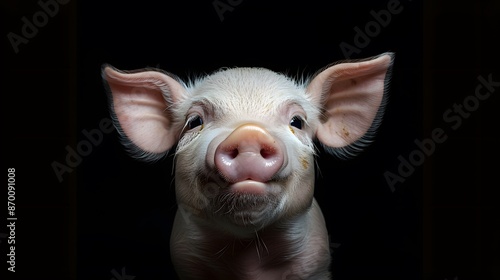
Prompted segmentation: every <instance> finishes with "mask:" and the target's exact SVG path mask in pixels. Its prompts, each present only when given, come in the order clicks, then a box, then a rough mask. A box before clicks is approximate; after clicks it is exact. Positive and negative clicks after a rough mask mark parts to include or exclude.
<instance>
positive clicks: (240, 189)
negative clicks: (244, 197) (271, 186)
mask: <svg viewBox="0 0 500 280" xmlns="http://www.w3.org/2000/svg"><path fill="white" fill-rule="evenodd" d="M229 191H231V192H234V193H238V194H253V195H265V194H266V193H267V184H266V183H262V182H258V181H254V180H243V181H240V182H236V183H233V184H230V185H229Z"/></svg>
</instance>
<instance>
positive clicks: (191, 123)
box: [187, 115, 203, 129]
mask: <svg viewBox="0 0 500 280" xmlns="http://www.w3.org/2000/svg"><path fill="white" fill-rule="evenodd" d="M201 125H203V119H202V118H201V117H200V116H198V115H196V116H193V117H191V118H189V120H188V123H187V127H188V129H193V128H196V127H198V126H201Z"/></svg>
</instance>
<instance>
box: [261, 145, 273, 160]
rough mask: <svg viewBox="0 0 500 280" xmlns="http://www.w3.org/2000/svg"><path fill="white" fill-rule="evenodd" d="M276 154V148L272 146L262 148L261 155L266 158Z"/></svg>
mask: <svg viewBox="0 0 500 280" xmlns="http://www.w3.org/2000/svg"><path fill="white" fill-rule="evenodd" d="M275 154H276V149H274V148H271V147H263V148H262V149H261V150H260V156H261V157H262V158H264V159H269V158H271V157H273V156H274V155H275Z"/></svg>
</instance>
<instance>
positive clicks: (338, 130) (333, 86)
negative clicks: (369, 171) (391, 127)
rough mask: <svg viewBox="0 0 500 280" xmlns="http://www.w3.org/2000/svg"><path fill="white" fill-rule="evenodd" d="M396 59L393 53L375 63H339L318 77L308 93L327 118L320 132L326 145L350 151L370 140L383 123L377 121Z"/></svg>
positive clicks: (373, 60) (379, 58)
mask: <svg viewBox="0 0 500 280" xmlns="http://www.w3.org/2000/svg"><path fill="white" fill-rule="evenodd" d="M393 58H394V54H393V53H385V54H382V55H379V56H377V57H375V58H373V59H371V60H365V61H361V62H351V63H341V64H336V65H333V66H331V67H329V68H327V69H325V70H323V71H322V72H320V73H319V74H318V75H317V76H316V77H314V79H313V80H312V81H311V83H310V84H309V85H308V87H307V92H308V93H309V94H310V95H311V97H312V98H313V100H315V101H316V102H317V103H318V105H319V106H320V108H322V109H323V113H324V118H323V120H322V123H321V125H319V127H318V128H317V131H316V136H317V138H318V140H319V141H321V142H322V143H323V145H325V146H327V147H330V148H343V149H341V150H343V151H345V152H350V151H349V148H351V149H352V148H354V149H356V148H358V149H359V148H360V147H357V146H359V144H364V143H363V142H366V140H369V139H368V137H369V136H370V134H371V133H373V132H374V129H375V128H376V126H377V124H378V122H379V121H380V120H377V119H376V118H377V116H378V115H379V114H378V113H379V111H380V108H381V106H382V103H383V100H384V92H385V87H386V82H387V81H388V76H389V72H390V67H391V66H392V61H393ZM353 144H354V145H353ZM329 151H330V152H333V150H329Z"/></svg>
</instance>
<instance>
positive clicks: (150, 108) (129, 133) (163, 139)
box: [102, 65, 186, 160]
mask: <svg viewBox="0 0 500 280" xmlns="http://www.w3.org/2000/svg"><path fill="white" fill-rule="evenodd" d="M102 77H103V79H104V81H105V82H106V84H107V87H108V91H109V97H110V103H111V104H110V105H111V113H112V115H113V119H114V121H115V126H116V127H117V130H118V131H119V132H120V135H121V136H122V137H123V144H124V145H125V147H126V148H127V149H128V150H129V152H131V153H132V155H133V156H135V157H138V158H142V159H146V160H155V159H158V158H160V157H161V156H163V155H164V154H165V153H167V152H168V150H169V149H170V148H172V146H173V145H175V143H176V142H177V140H178V139H177V137H178V135H179V132H180V131H178V130H179V129H178V128H176V127H175V125H174V119H173V114H172V112H171V110H172V108H173V107H174V106H175V104H176V103H177V102H180V101H181V100H182V99H183V97H184V96H185V95H186V90H185V87H184V86H182V85H181V84H180V83H179V82H178V81H176V80H175V79H173V78H172V77H170V76H169V75H167V74H165V73H163V72H160V71H159V70H144V71H137V72H123V71H119V70H117V69H115V68H113V67H111V66H109V65H104V66H103V68H102Z"/></svg>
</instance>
